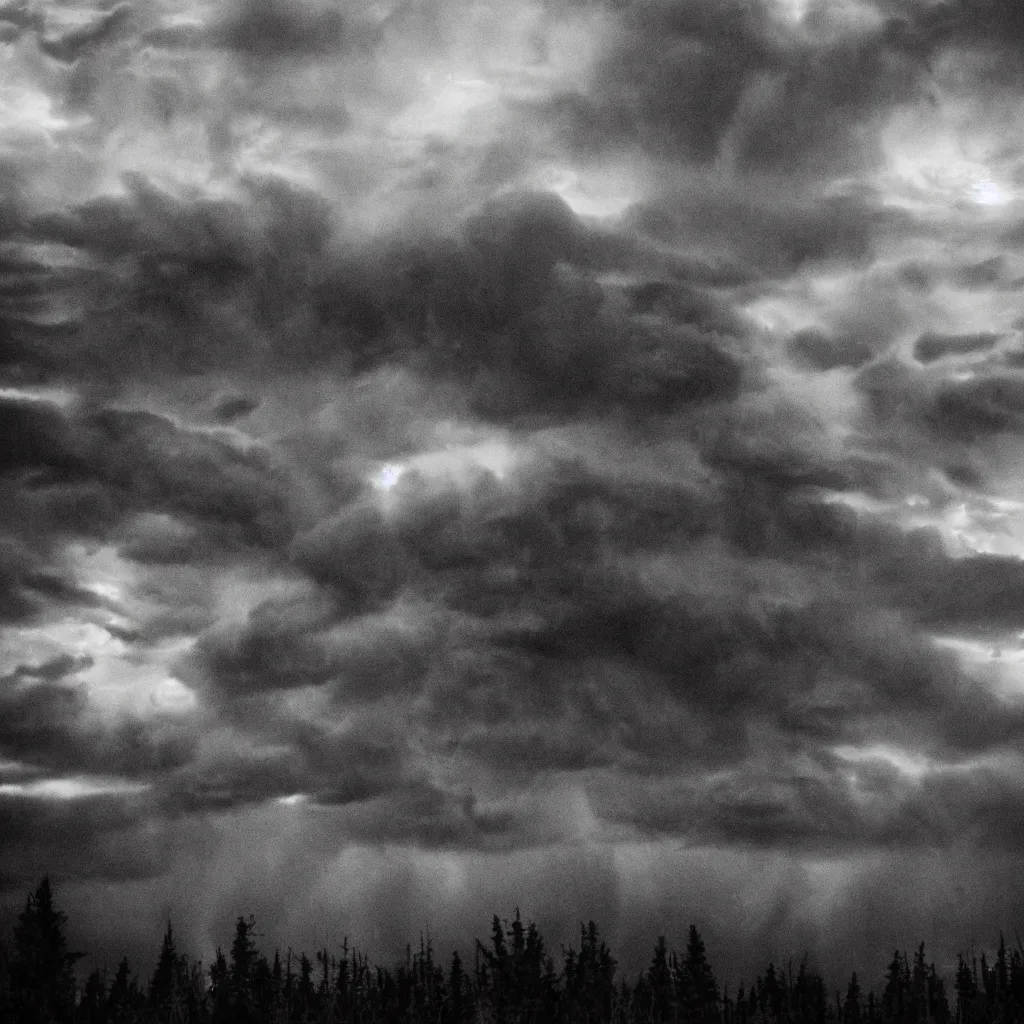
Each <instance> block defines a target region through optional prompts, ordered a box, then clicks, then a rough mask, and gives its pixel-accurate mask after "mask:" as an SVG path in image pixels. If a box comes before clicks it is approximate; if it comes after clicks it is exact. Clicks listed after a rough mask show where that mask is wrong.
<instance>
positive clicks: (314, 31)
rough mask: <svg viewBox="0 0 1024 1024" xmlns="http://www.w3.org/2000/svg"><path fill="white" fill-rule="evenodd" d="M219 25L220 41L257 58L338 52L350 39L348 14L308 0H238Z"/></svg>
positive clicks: (217, 35) (279, 57)
mask: <svg viewBox="0 0 1024 1024" xmlns="http://www.w3.org/2000/svg"><path fill="white" fill-rule="evenodd" d="M233 6H234V10H232V11H231V13H230V14H229V15H228V17H227V18H226V19H225V20H224V21H223V22H222V23H221V25H220V26H219V27H218V31H217V32H216V33H215V35H214V39H215V41H217V42H220V43H222V44H223V45H226V46H228V47H230V48H231V49H232V50H236V51H238V52H239V53H240V54H243V55H244V56H246V57H249V58H253V59H256V60H274V59H281V58H306V59H308V58H311V57H317V56H325V55H328V54H331V53H335V52H337V51H338V50H339V49H342V48H344V47H345V46H346V44H347V43H348V42H349V35H350V31H351V30H350V27H349V23H348V20H347V19H346V17H345V15H344V14H343V13H342V12H341V11H339V10H336V9H334V8H332V7H331V6H330V5H328V4H325V3H319V2H309V0H299V2H294V0H292V2H289V0H237V2H236V3H235V4H234V5H233Z"/></svg>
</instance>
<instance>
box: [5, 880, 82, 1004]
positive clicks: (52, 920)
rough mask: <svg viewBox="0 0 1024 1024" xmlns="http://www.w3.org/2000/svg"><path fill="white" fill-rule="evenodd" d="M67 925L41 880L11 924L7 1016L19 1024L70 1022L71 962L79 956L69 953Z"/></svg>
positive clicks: (47, 881)
mask: <svg viewBox="0 0 1024 1024" xmlns="http://www.w3.org/2000/svg"><path fill="white" fill-rule="evenodd" d="M66 924H67V915H66V914H64V913H63V912H62V911H60V910H57V908H56V907H55V906H54V903H53V892H52V890H51V888H50V879H49V876H46V877H44V878H43V880H42V881H41V882H40V883H39V886H38V888H37V889H36V891H35V892H34V893H33V894H32V895H31V896H29V897H28V900H27V901H26V903H25V909H24V910H23V911H22V912H21V914H19V915H18V919H17V921H16V923H15V925H14V949H13V954H12V956H11V966H10V983H9V984H10V1002H11V1015H12V1017H13V1019H14V1020H16V1021H18V1022H19V1024H36V1022H37V1021H38V1022H39V1024H65V1022H68V1024H70V1022H71V1020H72V1018H73V1016H74V1011H75V989H76V985H75V975H74V964H75V962H76V961H77V960H78V959H79V958H80V957H81V956H82V955H83V954H81V953H70V952H68V946H67V938H66V937H65V934H64V928H65V926H66Z"/></svg>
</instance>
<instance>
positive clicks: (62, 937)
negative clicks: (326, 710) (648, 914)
mask: <svg viewBox="0 0 1024 1024" xmlns="http://www.w3.org/2000/svg"><path fill="white" fill-rule="evenodd" d="M66 928H67V915H66V914H64V913H63V912H62V911H60V910H59V909H57V907H56V905H55V903H54V899H53V892H52V889H51V885H50V881H49V878H44V879H43V880H42V882H40V884H39V886H38V887H37V889H36V890H35V892H34V893H32V894H31V895H29V897H28V899H27V901H26V904H25V908H24V910H23V911H22V912H21V913H20V914H19V915H18V918H17V920H16V922H15V925H14V932H13V942H12V943H11V944H10V945H9V946H6V945H3V946H0V1021H3V1022H10V1024H392V1022H394V1024H1020V1022H1024V950H1022V949H1021V947H1020V943H1019V942H1018V946H1017V948H1016V949H1013V950H1011V951H1009V952H1008V951H1007V949H1006V943H1005V941H1004V940H1003V937H1002V936H1000V938H999V945H998V948H997V950H996V953H995V955H994V957H993V958H992V959H991V960H990V959H989V958H988V957H987V956H986V955H985V954H984V953H983V954H982V955H981V958H980V961H979V960H978V959H977V958H975V957H971V958H970V959H965V958H964V957H963V956H962V955H961V956H960V957H959V959H958V963H957V969H956V974H955V977H954V978H953V979H952V986H951V988H950V989H949V990H948V991H947V986H946V982H945V979H944V978H942V977H941V976H940V975H939V973H938V971H937V970H936V967H935V964H934V962H931V963H929V962H928V961H927V959H926V957H925V948H924V944H923V943H922V944H921V945H920V946H918V948H917V950H916V952H915V953H914V954H913V956H912V957H911V956H908V955H907V954H906V953H900V952H899V951H896V952H894V953H893V956H892V960H891V961H890V962H889V965H888V968H887V969H886V972H885V976H884V978H883V979H882V980H881V984H880V985H879V987H878V990H877V992H876V991H875V990H874V989H869V988H866V987H865V986H864V985H863V984H862V982H861V980H860V979H859V978H858V976H857V974H856V973H854V974H853V975H852V977H851V978H850V980H849V983H848V984H847V985H846V987H845V991H833V992H829V991H828V989H827V987H826V984H825V981H824V980H823V978H822V977H821V975H820V974H819V973H817V972H816V971H815V970H813V969H812V968H811V967H809V966H808V962H807V958H806V957H805V958H804V959H803V961H802V962H801V963H800V965H799V966H798V967H797V968H796V969H794V967H793V964H792V963H791V962H790V963H789V964H787V965H786V966H785V967H781V966H777V965H776V964H774V963H769V964H768V966H767V968H766V970H765V971H764V973H763V974H761V975H759V976H758V977H757V978H756V979H755V980H754V981H753V982H752V983H751V984H748V985H740V986H739V987H738V989H737V990H736V992H735V993H734V994H732V995H730V993H729V992H728V989H727V988H725V989H724V990H723V989H722V988H720V986H719V984H718V981H717V980H716V978H715V974H714V971H713V970H712V967H711V963H710V961H709V959H708V954H707V950H706V949H705V945H704V941H703V939H702V938H701V936H700V933H699V932H698V931H697V929H696V928H695V927H693V926H691V927H690V929H689V935H688V937H687V941H686V946H685V949H683V950H681V951H678V952H677V951H676V950H674V949H670V948H669V946H668V944H667V943H666V940H665V937H664V936H660V937H659V938H658V939H657V941H656V942H655V945H654V950H653V954H652V957H651V960H650V964H649V966H648V967H647V968H646V969H645V970H644V971H642V972H640V973H639V975H638V977H637V978H636V980H635V981H634V982H632V983H630V982H629V981H628V980H627V979H626V978H624V977H617V976H616V968H617V963H616V960H615V958H614V956H613V955H612V953H611V950H610V949H609V948H608V945H607V944H606V943H605V941H604V939H602V938H601V936H600V934H599V932H598V929H597V926H596V925H595V924H594V922H593V921H591V922H589V923H588V924H586V925H581V927H580V939H579V946H578V947H575V946H574V947H572V948H569V949H566V948H564V947H563V948H561V949H560V951H559V958H558V959H559V962H558V964H557V965H556V959H555V956H554V955H553V954H552V953H551V952H550V951H549V950H548V947H547V946H546V944H545V942H544V939H543V937H542V936H541V933H540V931H539V930H538V928H537V926H536V925H535V924H534V923H532V922H530V923H525V924H524V922H523V920H522V918H521V916H520V913H519V911H518V909H517V910H516V912H515V916H514V918H513V919H512V920H511V921H502V920H500V919H499V918H498V917H497V916H495V917H494V919H493V921H492V924H491V934H490V939H489V941H488V942H487V943H483V942H480V941H479V940H478V941H477V942H476V947H475V949H474V952H473V957H472V960H471V961H469V962H466V961H464V960H463V959H462V957H461V956H460V955H459V953H458V951H455V952H453V953H452V956H451V959H450V960H449V961H446V962H445V963H443V964H442V963H441V962H439V961H438V960H437V959H435V954H434V949H433V947H432V945H431V943H430V942H429V941H427V942H426V943H424V941H423V939H422V937H421V938H420V940H419V945H418V948H417V949H416V950H414V949H413V948H412V946H411V945H410V946H407V947H406V954H405V958H404V960H403V961H401V962H399V963H397V964H395V965H393V966H392V967H391V968H385V967H381V966H378V965H373V964H371V963H370V962H369V960H368V959H367V957H366V956H365V955H364V954H362V953H360V952H358V951H357V950H356V949H354V948H351V947H350V946H349V943H348V940H347V939H346V940H345V942H344V943H343V945H342V947H341V949H340V950H338V951H335V952H331V951H329V950H327V949H322V950H318V951H317V952H316V954H315V957H314V959H312V960H311V959H310V958H309V956H307V955H306V954H305V953H300V954H298V955H294V954H293V953H292V952H291V951H290V950H289V951H287V952H286V953H285V954H284V955H282V953H281V952H280V951H275V952H274V955H273V958H272V959H268V958H267V956H266V955H264V954H263V953H261V952H260V951H259V950H258V948H257V946H256V942H255V931H254V928H255V921H254V920H253V918H251V917H248V918H246V917H239V918H238V919H237V921H236V924H235V934H234V938H233V939H232V942H231V946H230V948H229V950H228V952H227V954H225V953H224V951H223V950H222V949H220V948H218V949H217V953H216V956H215V957H214V961H213V963H212V964H210V965H209V967H207V968H204V966H203V964H202V963H201V962H200V961H196V960H192V959H190V958H189V957H188V956H187V955H185V954H183V953H180V952H179V951H178V949H177V946H176V944H175V939H174V930H173V927H172V925H171V924H170V923H168V925H167V930H166V932H165V933H164V937H163V943H162V945H161V947H160V954H159V956H158V958H157V962H156V966H155V968H154V970H153V973H152V975H151V976H150V978H149V979H148V980H143V979H141V978H139V977H137V976H136V975H135V974H134V973H133V972H132V969H131V965H130V964H129V962H128V959H127V958H124V959H122V960H121V962H120V964H119V965H118V966H117V969H116V970H115V971H114V972H113V974H112V975H110V974H109V973H108V972H107V971H106V970H101V969H96V970H93V971H92V972H91V973H90V974H89V975H88V977H87V978H86V979H85V982H84V984H80V983H79V980H78V978H77V977H76V972H75V964H76V963H77V961H78V960H79V959H80V958H81V957H82V956H83V955H84V954H82V953H78V952H73V951H71V950H70V949H69V948H68V939H67V931H66Z"/></svg>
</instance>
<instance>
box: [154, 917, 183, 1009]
mask: <svg viewBox="0 0 1024 1024" xmlns="http://www.w3.org/2000/svg"><path fill="white" fill-rule="evenodd" d="M177 974H178V954H177V951H176V950H175V948H174V929H173V928H172V927H171V922H170V921H168V922H167V931H166V932H164V940H163V944H162V945H161V947H160V956H159V957H158V958H157V962H156V967H155V969H154V970H153V976H152V978H151V979H150V982H149V994H148V1002H149V1005H150V1007H151V1008H152V1009H153V1010H154V1011H155V1013H156V1019H157V1020H158V1021H160V1022H161V1024H165V1022H168V1021H170V1019H171V1011H172V1007H173V1005H174V995H175V992H174V988H175V981H176V980H177Z"/></svg>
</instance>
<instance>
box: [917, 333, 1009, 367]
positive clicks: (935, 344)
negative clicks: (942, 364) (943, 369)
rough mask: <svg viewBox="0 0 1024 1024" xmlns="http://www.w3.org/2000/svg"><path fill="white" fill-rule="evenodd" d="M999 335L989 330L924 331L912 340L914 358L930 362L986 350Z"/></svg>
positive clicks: (992, 345) (991, 346)
mask: <svg viewBox="0 0 1024 1024" xmlns="http://www.w3.org/2000/svg"><path fill="white" fill-rule="evenodd" d="M999 339H1000V335H998V334H995V333H993V332H991V331H981V332H979V333H977V334H940V333H938V332H936V331H926V332H925V333H924V334H922V335H921V336H920V337H919V338H918V339H917V341H915V342H914V358H915V359H917V360H918V361H919V362H922V363H932V362H935V360H936V359H942V358H943V356H958V355H969V354H971V353H972V352H986V351H988V350H989V349H991V348H993V347H994V346H995V344H996V342H997V341H999Z"/></svg>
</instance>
